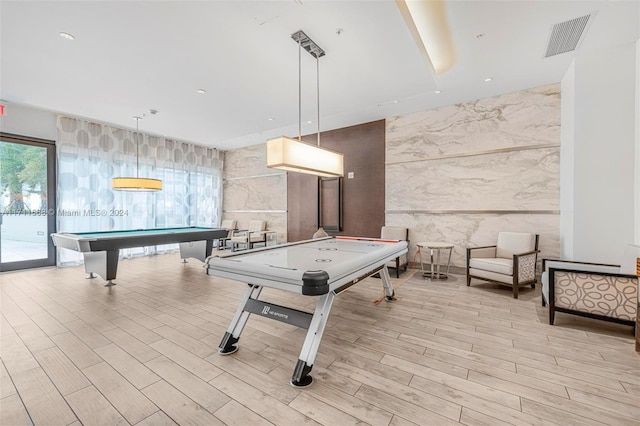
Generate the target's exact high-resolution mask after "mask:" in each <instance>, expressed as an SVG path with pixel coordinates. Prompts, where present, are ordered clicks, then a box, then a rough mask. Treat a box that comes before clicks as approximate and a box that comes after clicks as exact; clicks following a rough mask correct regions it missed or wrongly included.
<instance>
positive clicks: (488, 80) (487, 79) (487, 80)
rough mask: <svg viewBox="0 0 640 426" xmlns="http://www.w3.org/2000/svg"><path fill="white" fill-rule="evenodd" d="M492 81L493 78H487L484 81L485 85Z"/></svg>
mask: <svg viewBox="0 0 640 426" xmlns="http://www.w3.org/2000/svg"><path fill="white" fill-rule="evenodd" d="M491 80H493V79H492V78H491V77H487V78H485V79H484V81H485V83H488V82H490V81H491Z"/></svg>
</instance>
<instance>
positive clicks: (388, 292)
mask: <svg viewBox="0 0 640 426" xmlns="http://www.w3.org/2000/svg"><path fill="white" fill-rule="evenodd" d="M380 278H382V287H383V288H384V294H385V296H384V300H385V301H387V302H391V301H393V300H396V298H395V292H394V291H393V285H392V284H391V277H390V276H389V270H388V269H387V265H385V266H384V268H382V270H381V271H380Z"/></svg>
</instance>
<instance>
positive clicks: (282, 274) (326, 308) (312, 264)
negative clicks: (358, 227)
mask: <svg viewBox="0 0 640 426" xmlns="http://www.w3.org/2000/svg"><path fill="white" fill-rule="evenodd" d="M405 253H407V242H406V241H396V240H381V239H372V238H354V237H335V238H334V237H327V238H321V239H316V240H306V241H300V242H296V243H289V244H282V245H279V246H274V247H266V248H259V249H254V250H248V251H244V252H238V253H233V254H229V255H224V254H223V255H218V256H212V257H209V258H208V259H207V261H206V262H205V270H206V272H207V274H208V275H211V276H214V277H222V278H228V279H231V280H234V281H240V282H243V283H247V284H248V285H249V287H248V288H247V291H246V292H245V293H244V296H243V297H242V299H241V301H240V306H239V307H238V309H237V311H236V313H235V315H234V317H233V319H232V320H231V324H230V325H229V328H228V329H227V331H226V333H225V335H224V337H223V338H222V342H221V343H220V346H219V348H218V352H219V353H220V354H222V355H230V354H232V353H234V352H236V351H237V350H238V340H239V339H240V335H241V334H242V330H243V329H244V326H245V324H246V323H247V320H248V319H249V316H250V315H251V314H255V315H260V316H262V317H265V318H270V319H273V320H276V321H280V322H284V323H287V324H291V325H295V326H297V327H301V328H305V329H307V334H306V337H305V339H304V343H303V344H302V349H301V351H300V356H299V358H298V362H297V364H296V366H295V369H294V371H293V376H292V378H291V384H292V385H294V386H298V387H306V386H309V385H310V384H311V383H312V382H313V378H312V377H311V376H310V374H309V373H310V372H311V369H312V368H313V363H314V362H315V358H316V354H317V352H318V348H319V346H320V341H321V339H322V334H323V332H324V328H325V325H326V323H327V318H328V316H329V312H330V311H331V305H332V303H333V301H334V299H335V297H336V296H337V295H338V294H340V293H342V292H343V291H345V290H347V289H348V288H349V287H351V286H352V285H354V284H356V283H358V282H359V281H361V280H363V279H364V278H367V277H368V276H370V275H373V274H376V273H379V274H380V277H381V278H382V280H381V281H382V286H383V288H384V291H385V300H387V301H391V300H394V291H393V287H392V285H391V279H390V277H389V272H388V271H387V267H386V264H387V262H389V261H391V260H393V259H395V258H396V257H398V256H401V255H403V254H405ZM265 287H267V288H275V289H280V290H284V291H291V292H294V293H297V294H302V295H304V296H311V297H317V302H316V307H315V309H314V311H313V312H305V311H301V310H298V309H295V308H294V307H287V306H280V305H276V304H274V303H269V302H267V301H263V300H258V298H259V296H260V293H261V291H262V289H263V288H265Z"/></svg>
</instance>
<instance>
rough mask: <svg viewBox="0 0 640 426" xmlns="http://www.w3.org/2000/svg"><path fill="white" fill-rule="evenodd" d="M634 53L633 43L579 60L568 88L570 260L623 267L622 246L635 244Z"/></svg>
mask: <svg viewBox="0 0 640 426" xmlns="http://www.w3.org/2000/svg"><path fill="white" fill-rule="evenodd" d="M636 51H637V47H636V43H630V44H626V45H622V46H619V47H617V48H610V49H607V50H600V51H595V52H586V53H579V54H577V55H576V58H575V61H574V66H573V67H572V68H571V69H570V70H569V73H568V74H567V75H566V76H565V80H564V81H563V87H562V89H563V99H564V101H565V102H566V105H563V108H562V111H563V112H565V113H566V115H565V116H563V118H562V119H563V122H562V126H563V127H564V126H569V127H573V128H572V129H566V130H565V131H564V134H563V136H565V137H566V139H563V140H562V144H566V145H565V146H564V147H563V153H565V154H566V155H565V156H563V158H562V159H561V170H565V169H566V170H571V169H573V179H571V178H568V179H565V180H564V181H562V182H561V205H568V206H569V207H568V210H567V211H566V212H565V213H566V214H567V215H569V217H567V218H566V220H565V221H563V222H562V224H561V225H562V227H561V236H562V238H563V239H569V241H567V243H566V244H565V246H566V248H567V250H568V251H567V253H566V254H567V257H570V258H572V259H575V260H581V261H589V262H605V263H619V262H620V259H621V258H622V253H623V250H624V246H625V245H626V244H629V243H632V242H633V241H634V234H635V232H636V231H635V227H636V226H637V222H638V221H639V220H640V219H639V218H638V217H637V215H636V212H635V208H636V207H635V206H636V205H635V203H636V202H635V198H636V193H637V190H636V188H635V187H636V184H635V178H636V171H635V168H636V161H637V160H636V148H635V146H636V141H635V140H636V120H637V117H636V116H637V112H636V96H637V95H636V79H637V75H636V74H637V72H638V68H637V59H636ZM572 72H573V76H572V75H571V73H572ZM572 80H573V81H572ZM565 89H566V90H567V91H566V92H565V91H564V90H565ZM572 114H573V116H572ZM565 118H566V120H565ZM571 197H573V200H571ZM571 204H573V206H572V208H571ZM571 221H572V222H573V227H572V228H571ZM571 247H572V249H573V255H571V256H570V254H571ZM563 254H565V253H563Z"/></svg>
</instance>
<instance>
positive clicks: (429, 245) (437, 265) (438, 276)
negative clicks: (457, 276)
mask: <svg viewBox="0 0 640 426" xmlns="http://www.w3.org/2000/svg"><path fill="white" fill-rule="evenodd" d="M423 249H426V250H429V253H430V262H431V263H430V268H429V272H425V270H424V263H423V260H422V250H423ZM445 250H449V256H448V258H447V272H446V273H442V272H441V267H442V266H444V265H442V263H441V262H440V252H441V251H445ZM452 251H453V244H450V243H443V242H433V241H421V242H419V243H418V256H419V257H420V270H421V271H422V278H430V279H432V280H446V279H447V278H449V266H450V265H451V252H452ZM434 254H435V262H434V261H433V257H434Z"/></svg>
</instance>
